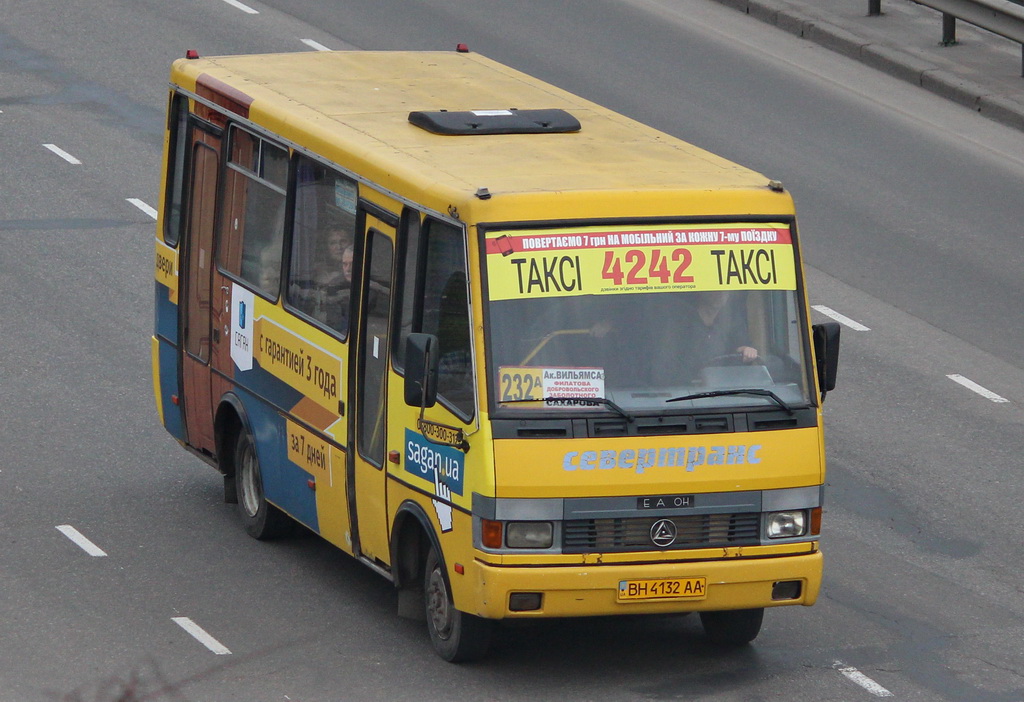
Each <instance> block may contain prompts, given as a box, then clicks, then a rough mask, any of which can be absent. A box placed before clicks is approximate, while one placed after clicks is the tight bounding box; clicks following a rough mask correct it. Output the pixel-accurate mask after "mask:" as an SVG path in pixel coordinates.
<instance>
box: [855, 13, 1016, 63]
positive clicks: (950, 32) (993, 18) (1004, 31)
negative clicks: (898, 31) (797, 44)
mask: <svg viewBox="0 0 1024 702" xmlns="http://www.w3.org/2000/svg"><path fill="white" fill-rule="evenodd" d="M914 2H916V3H917V4H918V5H924V6H925V7H930V8H932V9H933V10H938V11H939V12H941V13H942V43H943V44H945V45H947V46H951V45H953V44H956V21H957V20H958V19H959V20H963V21H964V22H967V23H969V24H973V25H974V26H975V27H981V28H982V29H987V30H988V31H990V32H992V33H993V34H998V35H999V36H1001V37H1005V38H1007V39H1010V40H1011V41H1015V42H1017V43H1018V44H1020V45H1021V75H1022V76H1024V6H1022V5H1021V4H1019V2H1018V1H1017V0H1013V1H1012V2H1011V0H914ZM880 14H882V0H868V15H871V16H874V15H880Z"/></svg>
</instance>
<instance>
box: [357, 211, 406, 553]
mask: <svg viewBox="0 0 1024 702" xmlns="http://www.w3.org/2000/svg"><path fill="white" fill-rule="evenodd" d="M364 232H365V234H364V241H363V265H362V269H361V274H360V277H359V289H360V296H359V307H358V310H359V312H358V314H357V316H356V322H357V325H356V327H355V328H356V330H357V331H356V340H355V342H356V343H355V354H356V358H355V371H356V381H355V388H354V390H355V402H354V412H353V422H354V425H355V427H354V428H355V431H354V432H353V433H354V442H355V450H354V451H352V456H353V462H354V466H353V474H352V482H353V483H354V484H351V483H350V494H352V495H354V496H355V499H354V503H355V514H354V519H353V521H354V525H355V538H354V540H355V544H354V545H355V546H356V553H357V554H361V555H363V556H366V557H367V558H370V559H376V560H378V561H379V562H382V563H389V562H390V560H391V558H390V554H389V550H388V543H389V541H388V524H387V501H386V499H385V495H386V484H385V483H386V478H387V469H386V467H385V460H386V457H387V456H386V454H387V448H386V443H385V438H386V430H387V401H386V398H387V376H388V368H389V362H388V347H389V341H388V331H389V328H390V319H389V315H390V310H391V291H392V290H393V280H392V269H393V265H392V264H393V261H394V248H395V247H394V240H395V228H394V227H393V226H391V225H390V224H387V223H385V222H383V221H381V220H379V219H377V218H376V217H374V216H372V215H370V214H367V215H366V227H365V229H364Z"/></svg>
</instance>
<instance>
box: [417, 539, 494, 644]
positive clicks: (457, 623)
mask: <svg viewBox="0 0 1024 702" xmlns="http://www.w3.org/2000/svg"><path fill="white" fill-rule="evenodd" d="M423 594H424V598H423V599H424V601H425V604H426V614H427V629H428V630H429V631H430V642H431V644H433V646H434V650H435V651H437V654H438V655H439V656H441V658H443V659H445V660H446V661H449V662H450V663H461V662H464V661H473V660H479V659H480V658H483V657H484V655H486V654H487V648H488V646H489V645H490V642H491V629H492V626H493V625H492V623H491V622H490V621H488V620H486V619H481V618H480V617H475V616H473V615H472V614H467V613H465V612H460V611H459V610H457V609H455V604H454V603H453V602H452V596H451V591H450V590H449V588H448V577H447V575H446V574H445V572H444V566H443V565H442V564H441V560H440V558H439V557H438V555H437V551H436V550H435V549H434V548H433V547H431V549H430V553H429V554H427V563H426V568H425V570H424V574H423Z"/></svg>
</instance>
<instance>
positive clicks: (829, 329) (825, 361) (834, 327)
mask: <svg viewBox="0 0 1024 702" xmlns="http://www.w3.org/2000/svg"><path fill="white" fill-rule="evenodd" d="M811 329H812V331H813V337H814V357H815V358H816V359H817V362H818V368H817V371H818V387H819V388H820V389H821V399H823V400H824V399H825V393H827V392H828V391H829V390H833V389H835V387H836V373H837V372H838V371H839V329H840V327H839V323H838V322H825V323H823V324H815V325H814V326H813V327H811Z"/></svg>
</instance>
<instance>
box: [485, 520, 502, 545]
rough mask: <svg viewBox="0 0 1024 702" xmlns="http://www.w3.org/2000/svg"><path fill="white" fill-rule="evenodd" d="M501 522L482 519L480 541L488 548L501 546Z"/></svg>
mask: <svg viewBox="0 0 1024 702" xmlns="http://www.w3.org/2000/svg"><path fill="white" fill-rule="evenodd" d="M501 531H502V529H501V522H496V521H494V520H492V519H481V520H480V541H481V543H483V545H484V546H485V547H486V548H501Z"/></svg>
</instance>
